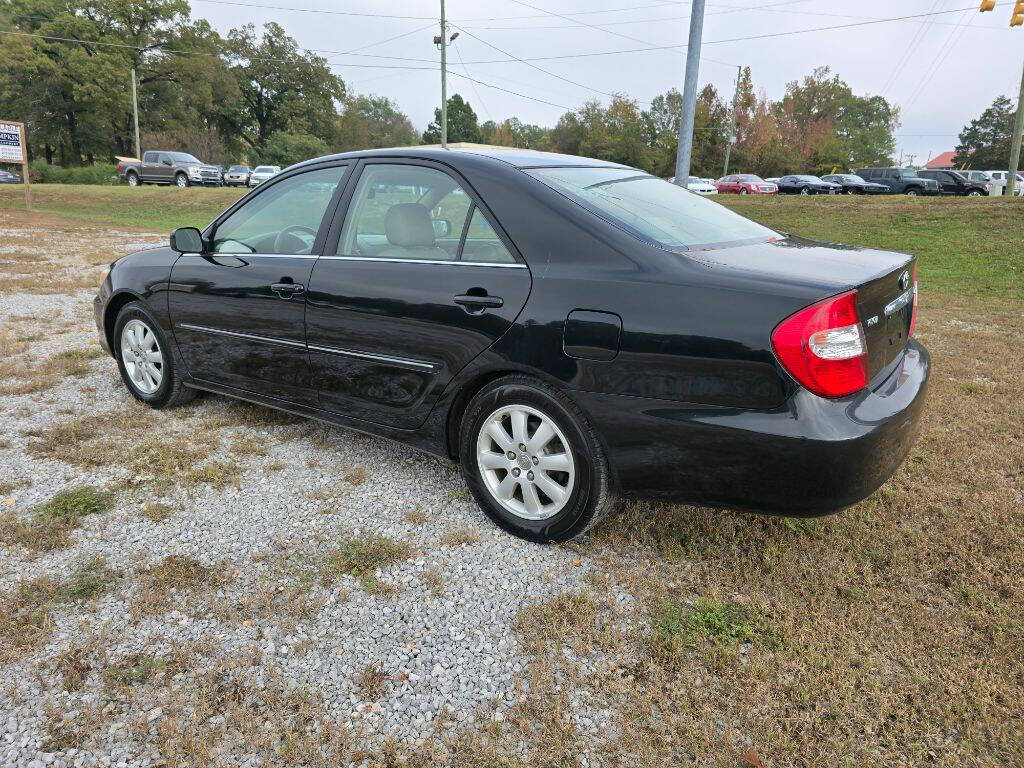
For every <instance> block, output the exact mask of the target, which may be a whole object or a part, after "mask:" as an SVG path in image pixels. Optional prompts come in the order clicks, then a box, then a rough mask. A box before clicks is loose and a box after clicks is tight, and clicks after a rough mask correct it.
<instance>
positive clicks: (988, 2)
mask: <svg viewBox="0 0 1024 768" xmlns="http://www.w3.org/2000/svg"><path fill="white" fill-rule="evenodd" d="M995 7H996V0H981V8H980V9H979V10H980V11H981V12H982V13H984V12H985V11H991V10H993V9H995Z"/></svg>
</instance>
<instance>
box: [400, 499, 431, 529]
mask: <svg viewBox="0 0 1024 768" xmlns="http://www.w3.org/2000/svg"><path fill="white" fill-rule="evenodd" d="M402 517H403V518H405V522H407V523H408V524H409V525H424V524H425V523H426V522H427V512H426V510H424V509H423V507H422V506H421V505H419V504H417V505H416V506H414V507H411V508H409V509H407V510H405V512H404V513H403V514H402Z"/></svg>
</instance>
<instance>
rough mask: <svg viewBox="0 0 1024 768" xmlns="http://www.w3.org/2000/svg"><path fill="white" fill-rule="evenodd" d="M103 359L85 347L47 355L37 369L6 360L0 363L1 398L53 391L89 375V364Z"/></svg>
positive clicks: (96, 350) (101, 354) (101, 353)
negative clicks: (3, 396)
mask: <svg viewBox="0 0 1024 768" xmlns="http://www.w3.org/2000/svg"><path fill="white" fill-rule="evenodd" d="M105 356H106V353H105V352H104V351H103V350H102V349H101V348H100V347H85V348H78V349H68V350H65V351H63V352H58V353H57V354H55V355H50V356H49V357H48V358H46V360H44V361H43V362H42V364H40V365H37V366H32V365H27V364H26V363H25V361H20V360H13V359H9V360H5V361H3V362H2V363H0V395H26V394H32V393H34V392H43V391H45V390H48V389H53V388H54V387H56V386H57V385H58V384H60V383H61V382H62V381H64V380H65V379H67V378H73V377H74V378H77V377H80V376H84V375H85V374H87V373H88V372H89V363H90V362H91V361H93V360H97V359H99V358H101V357H105Z"/></svg>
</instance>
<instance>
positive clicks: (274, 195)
mask: <svg viewBox="0 0 1024 768" xmlns="http://www.w3.org/2000/svg"><path fill="white" fill-rule="evenodd" d="M346 168H347V166H344V165H339V166H334V167H332V168H321V169H319V170H315V171H306V172H305V173H300V174H298V175H296V176H292V177H291V178H288V179H284V180H283V181H279V182H278V183H276V184H271V185H268V186H267V187H266V189H265V190H264V191H262V192H260V193H258V194H257V195H256V196H255V197H254V198H253V199H252V200H250V201H248V202H247V203H245V204H244V205H243V206H242V207H241V208H239V209H238V210H237V211H235V212H234V213H232V214H231V215H230V216H229V217H228V218H227V219H225V220H224V221H222V222H221V223H220V225H218V227H217V229H216V231H215V232H214V236H213V250H214V251H215V252H217V253H268V254H285V255H302V254H308V253H310V252H311V251H312V250H313V241H314V240H316V234H317V232H318V231H319V229H320V224H321V222H322V221H323V218H324V214H325V213H326V212H327V206H328V204H329V203H330V202H331V197H332V195H334V190H335V188H336V187H337V186H338V183H339V182H340V181H341V179H342V177H343V176H344V175H345V170H346Z"/></svg>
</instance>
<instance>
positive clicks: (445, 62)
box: [441, 0, 448, 149]
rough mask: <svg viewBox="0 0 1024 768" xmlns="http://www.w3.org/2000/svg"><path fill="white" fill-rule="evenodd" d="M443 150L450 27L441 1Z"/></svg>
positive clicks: (446, 120) (445, 136) (446, 110)
mask: <svg viewBox="0 0 1024 768" xmlns="http://www.w3.org/2000/svg"><path fill="white" fill-rule="evenodd" d="M441 149H448V27H447V25H446V24H445V22H444V0H441Z"/></svg>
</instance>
